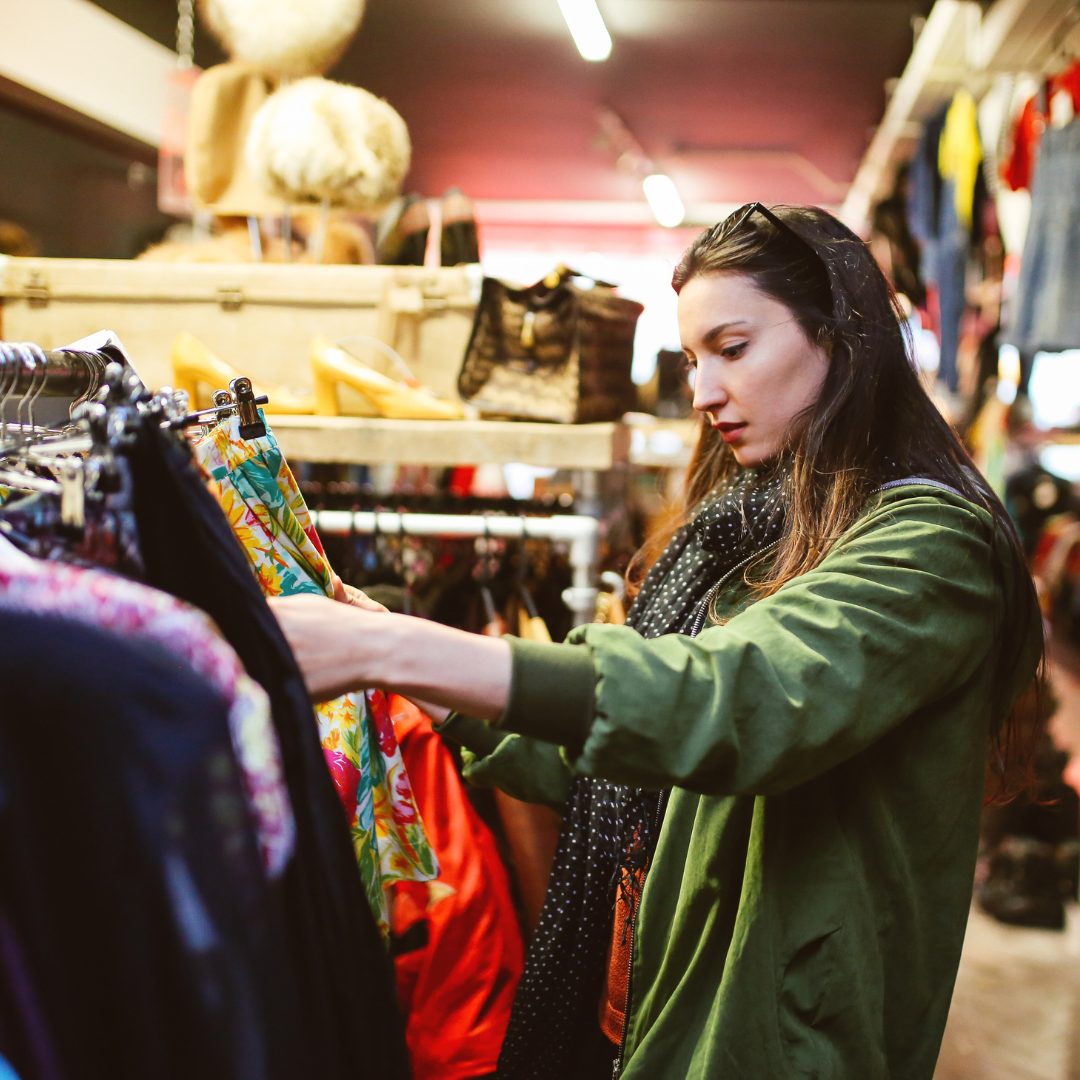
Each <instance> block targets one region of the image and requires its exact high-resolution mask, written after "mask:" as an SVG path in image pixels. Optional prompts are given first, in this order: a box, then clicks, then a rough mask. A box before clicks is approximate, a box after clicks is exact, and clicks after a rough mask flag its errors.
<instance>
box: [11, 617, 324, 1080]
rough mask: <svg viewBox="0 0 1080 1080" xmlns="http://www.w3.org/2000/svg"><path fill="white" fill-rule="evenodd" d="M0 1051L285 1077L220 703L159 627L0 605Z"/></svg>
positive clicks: (207, 1079) (285, 1004)
mask: <svg viewBox="0 0 1080 1080" xmlns="http://www.w3.org/2000/svg"><path fill="white" fill-rule="evenodd" d="M0 641H2V642H3V648H2V649H0V685H2V686H3V687H4V691H3V694H2V695H0V866H2V868H3V869H2V872H0V1054H3V1056H4V1057H6V1058H8V1059H9V1060H10V1061H11V1063H12V1065H13V1066H14V1068H15V1069H16V1070H17V1071H18V1073H19V1075H20V1076H21V1077H22V1078H23V1080H54V1078H55V1080H98V1078H101V1080H191V1078H193V1077H198V1078H199V1080H219V1078H220V1080H291V1078H293V1077H300V1076H304V1075H307V1074H306V1073H305V1071H304V1062H303V1057H302V1055H301V1053H300V1049H301V1048H300V1045H299V1043H298V1041H297V1039H296V1031H295V1029H294V1027H293V1026H292V1025H291V1024H290V1022H289V1021H290V1017H291V1016H292V1015H294V1014H295V1011H296V1008H297V1002H296V1000H295V996H294V993H293V984H292V980H291V975H290V972H289V971H288V962H287V959H286V955H287V954H286V951H285V948H284V943H283V941H282V938H281V932H280V920H279V918H278V915H277V905H276V903H275V902H274V900H273V897H272V895H271V891H270V889H269V888H268V886H267V884H266V880H265V877H264V874H263V870H262V865H261V861H260V857H259V851H258V846H257V843H256V840H255V834H254V829H253V825H252V822H251V820H250V817H249V815H248V809H247V804H246V801H245V796H244V789H243V782H242V778H241V776H240V773H239V770H238V768H237V766H236V763H235V760H234V758H233V751H232V744H231V741H230V737H229V728H228V718H227V706H226V704H225V703H224V702H223V701H222V699H221V698H220V696H219V695H218V694H217V693H216V692H215V691H214V690H213V688H212V687H211V686H210V685H209V684H208V683H207V682H205V681H204V680H203V679H202V678H201V677H199V676H197V675H195V674H194V673H193V672H191V671H189V670H188V669H187V668H184V667H181V666H180V665H178V664H177V662H176V658H175V657H174V656H172V655H171V654H168V653H166V652H165V651H164V650H162V649H161V648H159V647H158V646H157V645H154V644H142V643H133V642H130V641H124V640H121V639H120V638H117V637H114V636H113V635H111V634H108V633H106V632H105V631H102V630H99V629H97V628H95V627H87V626H84V625H82V624H78V623H73V622H69V621H67V620H64V619H60V618H56V617H51V616H50V617H46V616H38V615H33V614H25V613H12V612H5V611H0Z"/></svg>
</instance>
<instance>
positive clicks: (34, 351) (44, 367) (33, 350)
mask: <svg viewBox="0 0 1080 1080" xmlns="http://www.w3.org/2000/svg"><path fill="white" fill-rule="evenodd" d="M27 348H28V349H29V351H30V355H31V356H32V357H33V358H34V363H35V368H34V372H35V374H36V373H37V370H38V366H39V365H40V370H41V378H40V379H39V380H38V381H37V386H36V387H34V388H33V390H32V391H31V393H30V399H29V401H28V402H27V403H26V415H27V420H28V422H29V424H30V435H31V437H32V436H33V434H34V403H35V402H36V401H37V399H38V398H39V397H40V396H41V392H42V391H43V390H44V389H45V383H46V382H48V379H49V360H48V357H46V355H45V353H44V351H43V350H42V349H41V348H40V347H39V346H37V345H28V346H27Z"/></svg>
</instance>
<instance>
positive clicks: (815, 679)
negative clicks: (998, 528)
mask: <svg viewBox="0 0 1080 1080" xmlns="http://www.w3.org/2000/svg"><path fill="white" fill-rule="evenodd" d="M1001 572H1002V571H1001V563H1000V559H999V556H998V555H996V554H995V553H994V549H993V545H992V534H991V525H990V519H989V515H987V514H985V513H982V512H981V511H979V510H977V509H976V508H975V507H973V506H971V505H970V504H968V503H965V502H962V501H960V500H956V501H955V502H954V501H950V500H949V499H948V498H942V497H938V496H917V497H913V498H905V499H901V500H897V501H894V502H890V503H888V504H886V505H884V506H879V507H878V509H876V510H874V511H871V513H869V514H868V515H866V516H865V517H864V518H863V519H861V520H860V522H858V523H857V524H856V526H855V527H854V528H853V529H852V530H850V531H849V533H848V534H846V535H845V537H844V539H843V540H842V541H841V542H840V543H838V544H837V545H836V546H835V548H834V549H833V551H832V552H831V553H830V554H829V555H828V557H827V558H826V559H825V560H823V562H822V563H821V565H820V566H819V567H817V568H816V569H815V570H813V571H811V572H809V573H807V574H803V575H801V576H800V577H798V578H795V579H793V580H792V581H790V582H789V583H788V584H786V585H785V586H783V587H782V588H781V589H779V590H778V591H777V592H776V593H774V594H772V595H771V596H768V597H766V598H764V599H762V600H760V601H758V602H757V603H754V604H753V605H751V606H750V607H748V608H747V609H746V610H744V611H743V612H742V613H740V614H738V615H736V616H735V617H734V618H732V619H731V620H730V621H729V622H727V623H726V624H724V625H719V626H713V627H710V628H709V629H707V630H705V631H703V632H702V633H701V634H700V635H699V636H698V637H696V638H690V637H686V636H683V635H679V634H670V635H665V636H663V637H659V638H654V639H652V640H648V641H647V640H645V639H643V638H642V637H640V635H638V634H637V633H636V632H635V631H633V630H631V629H629V628H627V627H618V626H589V627H584V628H582V629H581V630H578V631H575V632H574V640H575V641H576V643H577V644H576V648H578V649H580V650H582V651H581V652H580V653H578V660H579V663H580V662H581V661H584V660H585V658H586V656H588V657H589V659H590V660H591V666H592V669H593V672H594V679H595V689H594V698H593V706H592V715H591V719H590V720H589V722H588V723H587V724H585V725H584V726H582V727H581V728H580V729H579V737H578V738H577V739H576V740H575V739H567V737H566V733H565V731H564V730H562V729H561V728H560V729H559V730H558V738H559V741H561V742H563V743H564V744H565V745H566V747H567V750H566V753H567V754H568V755H569V757H570V761H571V765H572V766H573V768H574V769H575V771H579V772H583V773H587V774H591V775H596V776H601V777H604V778H605V779H608V780H611V781H614V782H616V783H621V784H630V785H637V786H642V787H653V788H661V787H666V786H668V785H677V786H679V787H684V788H688V789H690V790H693V791H698V792H701V793H703V794H739V793H746V794H763V795H764V794H773V793H777V792H782V791H785V790H787V789H789V788H792V787H795V786H797V785H799V784H801V783H803V782H805V781H807V780H809V779H811V778H813V777H814V776H817V775H819V774H821V773H823V772H825V771H826V770H828V769H830V768H832V767H833V766H835V765H837V764H839V763H840V762H842V761H844V760H846V759H847V758H850V757H852V756H853V755H854V754H857V753H858V752H859V751H861V750H863V749H865V748H866V747H868V746H870V745H871V744H872V743H874V742H875V741H876V740H878V739H880V738H881V737H882V736H883V735H885V734H886V733H887V732H888V731H889V730H890V729H892V728H893V727H894V726H896V725H897V724H899V723H900V722H901V721H903V720H904V719H905V718H907V717H908V716H910V715H911V714H912V713H914V712H915V711H917V710H918V709H919V708H921V707H923V706H925V705H928V704H929V703H931V702H933V701H935V700H937V699H939V698H941V697H942V696H944V695H946V694H948V693H949V692H950V691H952V690H954V689H956V688H957V687H959V686H961V685H962V684H964V683H965V682H966V681H967V680H968V679H970V678H971V677H972V676H973V674H974V673H975V672H976V670H977V669H978V668H979V666H980V665H981V664H983V663H984V661H986V659H987V656H988V653H989V652H990V651H991V650H992V649H993V647H994V643H995V636H996V634H997V632H998V629H999V623H1000V619H1001V612H1002V602H1001V597H1002V591H1001V589H1002V586H1001V583H1000V580H999V579H1000V576H1001ZM557 647H558V648H563V649H566V648H571V647H574V646H557ZM549 648H550V647H549ZM536 649H537V646H536V645H535V644H533V645H532V648H531V649H530V650H528V658H527V659H524V660H521V661H520V663H519V650H518V649H515V681H517V682H518V683H519V684H522V685H524V684H531V685H533V686H538V685H542V683H543V678H542V673H541V672H540V671H538V670H537V666H538V665H537V660H536V658H537V656H538V655H539V654H538V653H537V652H536ZM519 666H520V667H522V668H525V667H529V668H531V669H532V670H531V671H530V672H529V673H527V674H526V673H524V671H523V672H522V674H521V676H520V678H519V674H518V667H519ZM564 666H565V661H564ZM534 697H535V695H534ZM536 705H537V702H536V701H535V700H533V701H532V702H531V707H530V708H525V707H524V706H523V705H521V704H519V705H517V706H516V707H515V700H514V693H513V690H512V693H511V701H510V705H509V706H508V709H507V712H506V714H504V716H503V717H502V718H501V720H500V724H501V725H502V726H503V727H504V728H505V729H508V730H515V728H517V729H518V730H522V729H527V733H528V734H530V735H533V736H534V737H536V736H539V737H543V734H542V732H541V731H539V730H537V727H538V725H537V718H538V716H539V714H540V711H539V710H538V709H537V708H536ZM515 712H516V713H517V715H518V716H520V717H521V718H523V719H524V724H522V725H518V724H517V723H516V718H515ZM564 715H565V714H564ZM988 720H989V718H988ZM564 726H565V725H564Z"/></svg>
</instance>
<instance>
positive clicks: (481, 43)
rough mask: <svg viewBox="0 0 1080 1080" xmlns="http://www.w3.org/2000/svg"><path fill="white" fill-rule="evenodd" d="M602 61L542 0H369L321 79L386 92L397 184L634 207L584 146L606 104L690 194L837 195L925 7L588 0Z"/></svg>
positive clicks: (808, 1) (845, 1) (803, 0)
mask: <svg viewBox="0 0 1080 1080" xmlns="http://www.w3.org/2000/svg"><path fill="white" fill-rule="evenodd" d="M599 4H600V8H601V11H602V12H603V14H604V16H605V20H606V21H607V23H608V26H609V28H610V29H611V33H612V38H613V40H614V48H613V51H612V55H611V57H610V59H609V60H607V61H605V62H602V63H588V62H587V61H585V60H582V59H581V58H580V57H579V56H578V54H577V52H576V50H575V49H574V47H573V44H572V42H571V39H570V36H569V33H568V32H567V30H566V27H565V25H564V24H563V22H562V18H561V15H560V13H559V10H558V6H557V4H556V0H369V4H368V11H367V14H366V16H365V20H364V23H363V25H362V27H361V30H360V34H359V36H358V38H357V40H356V41H355V42H354V43H353V45H352V46H351V47H350V50H349V52H348V53H347V54H346V56H345V58H344V59H343V60H342V61H341V63H340V64H339V65H338V67H337V69H336V70H335V71H334V72H332V73H331V74H332V75H333V76H334V77H336V78H340V79H343V80H345V81H349V82H356V83H358V84H360V85H361V86H364V87H366V88H367V89H369V90H372V91H374V92H375V93H377V94H379V95H381V96H384V97H386V98H387V99H388V100H389V101H390V102H391V104H393V105H394V106H395V107H396V108H397V109H398V110H399V111H400V112H401V114H402V115H403V116H404V117H405V119H406V121H407V122H408V124H409V128H410V131H411V133H412V140H413V169H412V173H411V175H410V177H409V181H408V186H409V188H410V189H413V190H418V191H421V192H423V193H424V194H427V195H436V194H439V193H441V192H442V191H443V190H445V189H446V188H447V187H449V186H451V185H457V186H460V187H462V188H463V189H464V190H465V191H467V192H468V193H469V194H471V195H473V196H474V197H477V198H489V199H602V200H610V199H616V200H618V199H633V200H640V198H641V192H640V187H639V186H638V184H637V182H636V181H635V180H634V179H633V178H631V177H629V176H626V175H623V174H620V173H619V172H618V171H617V170H616V169H615V167H614V155H613V154H612V152H611V151H610V150H607V149H605V148H603V147H600V146H598V145H597V132H598V128H597V123H596V111H597V109H598V108H599V107H600V106H610V107H611V108H613V109H615V111H616V112H618V113H619V114H620V115H621V116H622V118H623V119H624V120H625V122H626V123H627V125H628V126H629V127H630V129H631V130H632V131H633V132H634V133H635V135H636V136H637V137H638V139H639V140H640V141H641V143H642V144H643V146H644V148H645V150H646V152H647V153H648V154H649V155H650V156H651V157H653V158H654V159H655V160H656V161H657V163H658V164H659V165H660V167H662V168H663V169H665V170H666V171H668V172H669V173H670V174H671V176H672V177H673V178H674V179H675V180H676V182H677V184H678V185H679V188H680V190H681V193H682V195H683V198H684V201H687V202H736V203H738V202H744V201H747V200H749V199H762V200H763V201H768V202H816V203H826V204H828V203H838V202H839V201H840V199H841V198H842V192H843V186H844V185H846V184H847V183H850V181H851V179H852V178H853V177H854V174H855V171H856V169H857V167H858V163H859V160H860V158H861V156H862V154H863V151H864V150H865V147H866V145H867V142H868V139H869V136H870V133H871V131H872V128H873V125H874V124H876V123H877V121H878V120H879V119H880V117H881V113H882V110H883V108H884V103H885V93H884V84H885V81H886V79H888V78H890V77H892V76H895V75H898V74H899V73H900V71H901V70H902V68H903V66H904V63H905V61H906V59H907V57H908V55H909V54H910V51H911V43H912V33H911V18H912V16H913V15H915V14H919V13H923V12H925V10H926V9H927V7H928V4H927V3H926V2H924V0H599Z"/></svg>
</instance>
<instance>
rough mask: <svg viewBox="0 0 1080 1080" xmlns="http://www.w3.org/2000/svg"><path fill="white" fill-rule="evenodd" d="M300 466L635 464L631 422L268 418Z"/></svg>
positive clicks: (597, 466)
mask: <svg viewBox="0 0 1080 1080" xmlns="http://www.w3.org/2000/svg"><path fill="white" fill-rule="evenodd" d="M267 421H268V422H269V424H270V426H271V427H272V428H273V429H274V434H275V435H276V436H277V440H278V444H279V445H280V447H281V450H282V453H284V454H285V456H286V457H287V458H289V459H290V460H293V461H319V462H329V463H335V462H336V463H348V464H373V463H377V462H385V461H393V462H397V463H398V464H401V465H436V466H450V465H482V464H486V463H488V462H491V463H494V464H498V465H506V464H509V463H511V462H521V463H522V464H525V465H538V466H544V467H548V468H557V469H610V468H611V467H612V466H613V465H615V464H618V463H619V462H624V461H626V460H628V453H629V444H630V433H629V429H628V428H627V427H626V426H625V425H623V424H616V423H608V424H532V423H516V422H514V421H507V420H383V419H376V418H369V417H366V416H273V415H271V416H267Z"/></svg>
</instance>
